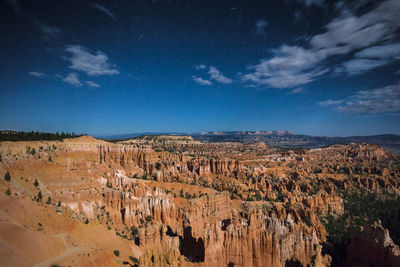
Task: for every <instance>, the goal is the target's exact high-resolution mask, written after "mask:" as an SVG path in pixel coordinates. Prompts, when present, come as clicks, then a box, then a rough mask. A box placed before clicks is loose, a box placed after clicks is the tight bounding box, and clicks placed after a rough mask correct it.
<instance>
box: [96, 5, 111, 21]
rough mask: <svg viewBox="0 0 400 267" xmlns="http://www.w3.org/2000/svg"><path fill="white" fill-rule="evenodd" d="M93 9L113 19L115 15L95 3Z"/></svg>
mask: <svg viewBox="0 0 400 267" xmlns="http://www.w3.org/2000/svg"><path fill="white" fill-rule="evenodd" d="M93 7H95V8H97V9H98V10H100V11H101V12H103V13H104V14H106V15H107V16H109V17H110V18H112V19H115V15H114V14H113V13H111V11H110V10H109V9H108V8H106V7H105V6H103V5H100V4H97V3H96V4H94V5H93Z"/></svg>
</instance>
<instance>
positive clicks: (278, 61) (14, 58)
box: [0, 0, 400, 136]
mask: <svg viewBox="0 0 400 267" xmlns="http://www.w3.org/2000/svg"><path fill="white" fill-rule="evenodd" d="M0 1H1V2H0V20H1V23H0V34H1V36H2V38H1V44H0V46H1V49H0V51H1V52H0V70H1V71H0V129H8V130H26V131H31V130H35V131H36V130H37V131H50V132H56V131H59V132H61V131H64V132H72V131H74V132H76V133H88V134H92V135H111V134H124V133H134V132H200V131H214V130H219V131H232V130H290V131H292V132H295V133H302V134H311V135H327V136H348V135H371V134H383V133H395V134H400V1H399V0H386V1H364V0H357V1H328V0H296V1H295V0H291V1H289V0H286V1H283V0H279V1H248V0H247V1H234V0H229V1H220V0H218V1H215V0H213V1H206V0H180V1H164V0H158V1H151V0H145V1H127V0H126V1H124V0H118V1H116V0H114V1H100V0H99V1H74V0H71V1H65V0H59V1H58V0H54V1H53V0H43V1H40V0H36V1H22V0H19V1H18V0H0Z"/></svg>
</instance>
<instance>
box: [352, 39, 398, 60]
mask: <svg viewBox="0 0 400 267" xmlns="http://www.w3.org/2000/svg"><path fill="white" fill-rule="evenodd" d="M355 56H356V57H358V58H380V59H389V58H392V59H400V43H397V44H386V45H379V46H373V47H369V48H366V49H364V50H361V51H359V52H357V53H356V54H355Z"/></svg>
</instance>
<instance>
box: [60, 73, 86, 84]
mask: <svg viewBox="0 0 400 267" xmlns="http://www.w3.org/2000/svg"><path fill="white" fill-rule="evenodd" d="M62 80H63V82H66V83H69V84H71V85H73V86H76V87H78V86H82V83H81V82H80V81H79V78H78V74H76V73H75V72H71V73H70V74H68V75H67V77H65V78H62Z"/></svg>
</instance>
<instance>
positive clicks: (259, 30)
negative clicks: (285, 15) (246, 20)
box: [255, 19, 268, 35]
mask: <svg viewBox="0 0 400 267" xmlns="http://www.w3.org/2000/svg"><path fill="white" fill-rule="evenodd" d="M267 26H268V22H267V21H266V20H265V19H259V20H257V21H256V24H255V27H256V34H258V35H264V33H265V28H266V27H267Z"/></svg>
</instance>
